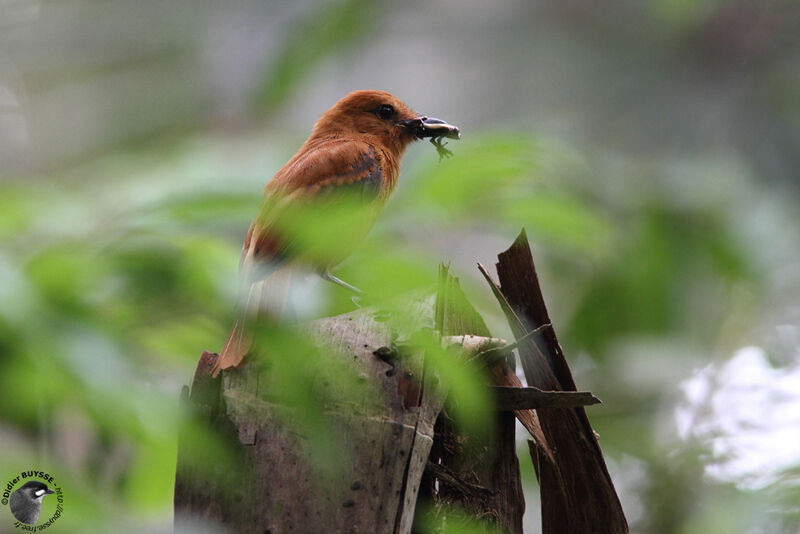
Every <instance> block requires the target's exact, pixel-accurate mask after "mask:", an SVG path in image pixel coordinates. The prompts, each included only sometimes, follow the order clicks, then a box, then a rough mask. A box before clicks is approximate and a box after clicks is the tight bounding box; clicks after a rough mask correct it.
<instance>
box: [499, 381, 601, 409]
mask: <svg viewBox="0 0 800 534" xmlns="http://www.w3.org/2000/svg"><path fill="white" fill-rule="evenodd" d="M492 393H493V394H494V398H495V403H496V408H497V409H498V410H509V411H513V410H519V409H537V410H538V409H543V408H572V407H575V406H591V405H592V404H600V399H598V398H597V397H595V396H594V395H592V394H591V393H590V392H588V391H542V390H541V389H539V388H530V387H529V388H526V387H509V386H495V387H493V388H492Z"/></svg>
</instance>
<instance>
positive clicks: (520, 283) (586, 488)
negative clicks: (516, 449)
mask: <svg viewBox="0 0 800 534" xmlns="http://www.w3.org/2000/svg"><path fill="white" fill-rule="evenodd" d="M498 259H499V262H498V263H497V274H498V277H499V280H500V285H499V286H498V285H497V284H495V283H494V282H493V281H492V280H491V277H490V276H489V274H488V273H487V272H486V271H485V269H482V272H483V273H484V276H485V277H486V278H487V280H488V281H489V282H490V287H492V290H493V292H494V293H495V295H496V296H497V298H498V302H499V303H500V306H501V307H502V308H503V311H504V313H505V314H506V316H507V318H508V321H509V325H510V326H511V330H512V332H513V333H514V336H515V337H516V338H517V340H518V341H520V343H519V355H520V360H521V362H522V368H523V371H524V372H525V378H526V380H527V382H528V385H529V386H532V387H537V388H539V389H542V390H545V391H575V390H576V389H577V388H576V387H575V381H574V380H573V378H572V373H571V371H570V369H569V365H568V364H567V360H566V358H565V357H564V354H563V351H562V349H561V345H560V344H559V342H558V338H557V337H556V334H555V330H554V329H553V328H552V327H548V328H544V329H541V330H540V331H539V332H538V333H537V334H536V335H534V336H528V334H529V333H530V332H532V331H536V330H537V329H539V328H540V327H542V326H543V325H550V324H551V321H550V316H549V314H548V312H547V307H546V306H545V302H544V297H543V296H542V291H541V288H540V286H539V279H538V276H537V274H536V267H535V266H534V263H533V255H532V254H531V250H530V247H529V245H528V240H527V237H526V235H525V231H524V230H523V231H522V233H520V235H519V237H518V238H517V239H516V241H515V242H514V244H513V245H512V246H511V247H510V248H509V249H508V250H507V251H505V252H503V253H501V254H499V255H498ZM523 340H524V341H523ZM538 416H539V421H540V423H541V427H542V431H543V432H544V435H545V439H546V440H547V443H549V444H550V446H551V447H552V450H553V451H554V452H555V455H554V458H555V462H548V461H542V460H545V458H546V455H543V454H542V452H543V451H542V450H541V449H540V447H534V446H531V456H532V458H533V464H534V467H535V468H536V474H537V476H538V477H539V483H540V486H541V496H542V532H543V534H556V533H559V534H560V533H574V532H591V533H598V534H621V533H627V532H628V524H627V521H626V520H625V515H624V513H623V511H622V506H621V505H620V502H619V498H618V497H617V494H616V491H615V489H614V484H613V482H612V481H611V477H610V475H609V474H608V469H607V468H606V464H605V460H604V459H603V454H602V451H601V450H600V445H599V444H598V442H597V438H596V436H595V433H594V431H593V430H592V427H591V425H590V424H589V419H588V417H587V416H586V411H585V410H584V409H583V407H580V406H579V407H573V408H548V409H546V410H541V411H539V412H538ZM537 445H538V443H537Z"/></svg>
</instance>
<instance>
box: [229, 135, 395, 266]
mask: <svg viewBox="0 0 800 534" xmlns="http://www.w3.org/2000/svg"><path fill="white" fill-rule="evenodd" d="M383 178H384V172H383V166H382V165H381V158H380V156H379V154H378V152H377V151H376V150H375V148H374V147H372V146H371V145H369V144H367V143H364V142H359V141H344V140H332V141H330V142H328V143H323V144H321V145H319V146H317V147H314V148H313V149H312V150H308V151H306V152H304V153H301V154H299V155H298V156H295V157H294V158H292V160H290V161H289V163H287V164H286V165H285V166H284V167H283V168H282V169H281V170H280V171H279V172H278V174H276V175H275V178H273V180H272V181H271V182H270V184H269V185H268V186H267V191H266V195H265V198H264V202H263V203H262V205H261V208H260V210H259V214H258V216H257V217H256V219H255V221H254V222H253V224H252V226H251V227H250V231H249V232H248V235H247V238H246V239H245V243H244V247H243V250H242V269H243V273H242V274H243V275H246V276H245V278H246V279H248V278H249V280H250V281H251V282H252V281H254V280H258V279H261V278H263V277H264V275H265V274H268V272H266V273H264V272H262V273H260V274H256V273H247V272H244V271H246V270H247V269H246V263H247V262H248V261H250V260H248V258H251V259H252V261H253V262H254V263H256V264H259V265H260V266H261V269H263V268H265V267H266V268H267V269H268V270H269V269H271V268H274V267H275V266H277V265H280V264H282V263H284V262H285V261H286V260H287V259H290V258H294V257H296V256H297V255H299V254H302V250H299V249H302V248H303V245H302V243H299V242H298V241H304V239H303V238H304V237H314V236H317V237H319V238H320V239H323V238H324V236H325V233H326V231H331V232H335V228H331V227H330V225H331V224H334V225H335V223H336V221H331V218H335V217H336V216H337V215H339V216H341V215H342V213H340V212H337V211H336V208H340V211H341V209H346V210H348V212H347V213H348V214H350V215H354V216H355V215H356V214H351V213H349V212H351V211H353V210H351V209H350V208H354V209H356V205H359V206H370V205H372V204H374V203H375V201H376V200H378V199H379V198H380V197H381V193H382V184H383ZM370 223H371V221H363V224H360V226H361V227H364V226H368V225H370ZM366 229H368V228H365V230H366ZM365 233H366V232H365ZM303 234H314V235H312V236H308V235H306V236H304V235H303ZM331 237H332V238H336V237H339V238H340V239H343V240H346V239H347V238H348V237H350V236H348V235H341V236H335V235H333V236H331ZM254 274H255V275H256V276H253V275H254Z"/></svg>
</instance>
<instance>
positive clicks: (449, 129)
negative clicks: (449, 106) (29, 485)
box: [399, 117, 461, 139]
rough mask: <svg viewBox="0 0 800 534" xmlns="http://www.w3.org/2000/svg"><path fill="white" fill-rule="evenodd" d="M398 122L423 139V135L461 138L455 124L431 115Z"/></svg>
mask: <svg viewBox="0 0 800 534" xmlns="http://www.w3.org/2000/svg"><path fill="white" fill-rule="evenodd" d="M399 124H400V125H401V126H403V127H404V128H405V129H406V131H408V133H410V134H411V135H413V136H414V137H416V138H418V139H423V138H425V137H448V138H450V139H461V132H460V131H458V127H457V126H453V125H452V124H447V123H446V122H445V121H443V120H441V119H434V118H433V117H416V118H413V119H407V120H404V121H400V122H399Z"/></svg>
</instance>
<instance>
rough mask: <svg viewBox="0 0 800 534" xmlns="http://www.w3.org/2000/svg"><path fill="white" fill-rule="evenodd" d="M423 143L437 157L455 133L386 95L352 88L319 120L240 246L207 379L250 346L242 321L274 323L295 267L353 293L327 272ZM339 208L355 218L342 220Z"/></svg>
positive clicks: (271, 187)
mask: <svg viewBox="0 0 800 534" xmlns="http://www.w3.org/2000/svg"><path fill="white" fill-rule="evenodd" d="M425 137H429V138H431V141H432V142H433V143H434V144H435V145H436V147H437V149H438V150H439V151H440V154H442V153H443V151H444V149H443V148H442V145H441V143H440V140H441V138H443V137H449V138H456V139H457V138H459V137H460V134H459V130H458V128H456V127H455V126H452V125H450V124H447V123H446V122H444V121H442V120H439V119H434V118H431V117H427V116H424V115H420V114H418V113H415V112H414V111H412V110H411V109H409V108H408V107H407V106H406V105H405V104H403V102H401V101H400V100H398V99H397V98H395V97H394V96H392V95H390V94H389V93H386V92H383V91H355V92H353V93H350V94H348V95H347V96H345V97H344V98H342V99H341V100H339V101H338V102H337V103H336V104H335V105H334V106H333V107H332V108H330V109H329V110H328V111H326V112H325V113H323V114H322V116H321V117H320V118H319V120H318V121H317V122H316V124H315V125H314V128H313V129H312V131H311V135H310V136H309V137H308V139H307V140H306V142H305V143H303V146H301V147H300V150H298V151H297V153H296V154H295V155H294V156H293V157H292V158H291V159H290V160H289V161H288V162H287V163H286V165H284V166H283V167H282V168H281V169H280V170H279V171H278V172H277V174H275V176H274V177H273V178H272V180H270V182H269V183H268V184H267V186H266V187H265V194H264V200H263V201H262V203H261V207H260V209H259V213H258V215H257V216H256V218H255V220H254V221H253V223H252V224H251V225H250V229H249V231H248V232H247V236H246V237H245V240H244V246H243V247H242V256H241V260H240V274H241V277H242V297H241V298H242V302H241V303H240V309H239V313H238V318H237V320H236V322H235V323H234V326H233V329H232V331H231V333H230V335H229V336H228V339H227V341H226V342H225V345H224V346H223V348H222V351H221V352H220V355H219V358H218V359H217V361H216V363H215V366H214V369H213V371H212V374H213V375H214V376H216V375H217V374H219V372H220V371H222V370H225V369H229V368H232V367H238V366H239V365H241V364H242V362H243V361H244V358H245V356H246V355H247V353H248V351H249V350H250V346H251V339H250V336H249V335H248V333H247V332H246V331H245V330H246V324H245V323H246V322H247V320H248V317H251V316H252V315H253V314H257V313H261V314H266V315H267V316H269V317H271V318H273V319H278V318H279V316H280V314H281V313H282V309H283V307H284V306H285V304H286V299H287V298H288V291H289V285H290V279H291V272H292V269H293V267H294V266H296V265H299V264H302V265H305V266H307V267H311V268H312V269H314V270H315V271H316V272H318V273H319V274H320V275H321V276H322V277H323V278H324V279H326V280H329V281H331V282H334V283H337V284H339V285H342V286H344V287H346V288H348V289H351V290H354V291H358V290H357V289H355V288H354V287H353V286H350V285H349V284H346V283H345V282H343V281H342V280H339V279H338V278H336V277H335V276H333V275H332V274H331V272H330V270H331V269H332V268H334V267H335V266H336V265H337V264H338V263H339V262H341V261H342V260H343V259H344V258H345V257H346V256H347V255H348V254H349V253H350V252H351V251H352V249H353V248H354V247H355V246H356V245H357V244H358V241H359V240H360V239H362V238H363V237H364V236H365V235H366V233H367V232H368V230H369V228H370V227H371V226H372V223H373V222H374V219H375V217H376V215H377V214H378V213H379V212H380V210H381V208H382V207H383V206H384V204H385V203H386V201H387V199H388V198H389V196H390V195H391V194H392V192H393V191H394V189H395V186H396V185H397V179H398V176H399V174H400V159H401V158H402V156H403V153H404V152H405V149H406V147H407V146H408V144H409V143H411V142H412V141H415V140H417V139H422V138H425ZM444 152H446V151H444ZM342 212H344V213H345V214H346V215H353V214H355V216H353V217H345V219H346V220H344V221H343V219H342V217H341V215H342Z"/></svg>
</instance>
